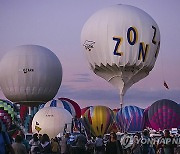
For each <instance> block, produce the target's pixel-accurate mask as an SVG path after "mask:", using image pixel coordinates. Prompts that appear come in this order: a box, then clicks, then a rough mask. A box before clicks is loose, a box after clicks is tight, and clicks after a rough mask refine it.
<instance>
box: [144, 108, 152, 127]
mask: <svg viewBox="0 0 180 154" xmlns="http://www.w3.org/2000/svg"><path fill="white" fill-rule="evenodd" d="M149 108H150V106H149V107H147V108H146V109H145V110H144V113H143V121H144V126H143V128H151V124H150V122H149V118H148V111H149Z"/></svg>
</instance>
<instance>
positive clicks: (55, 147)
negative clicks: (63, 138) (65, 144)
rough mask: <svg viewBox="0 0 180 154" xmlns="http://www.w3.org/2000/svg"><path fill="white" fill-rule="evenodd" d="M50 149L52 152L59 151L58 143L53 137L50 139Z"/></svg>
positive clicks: (56, 153) (55, 153)
mask: <svg viewBox="0 0 180 154" xmlns="http://www.w3.org/2000/svg"><path fill="white" fill-rule="evenodd" d="M51 150H52V153H54V154H59V153H60V148H59V144H58V142H57V141H56V140H55V139H51Z"/></svg>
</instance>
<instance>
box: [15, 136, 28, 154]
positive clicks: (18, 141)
mask: <svg viewBox="0 0 180 154" xmlns="http://www.w3.org/2000/svg"><path fill="white" fill-rule="evenodd" d="M12 147H13V149H14V152H15V154H27V151H26V147H25V145H24V144H22V137H21V136H20V135H17V136H16V138H15V142H14V143H13V144H12Z"/></svg>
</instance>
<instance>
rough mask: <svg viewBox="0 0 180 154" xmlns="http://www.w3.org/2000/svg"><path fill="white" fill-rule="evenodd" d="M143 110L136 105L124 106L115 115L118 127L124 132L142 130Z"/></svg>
mask: <svg viewBox="0 0 180 154" xmlns="http://www.w3.org/2000/svg"><path fill="white" fill-rule="evenodd" d="M143 112H144V110H143V109H141V108H139V107H137V106H125V107H124V108H122V109H121V110H119V111H118V113H117V115H116V122H117V125H118V127H119V128H120V129H121V130H122V131H124V132H125V131H128V132H135V131H142V129H143Z"/></svg>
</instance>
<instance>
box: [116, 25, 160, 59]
mask: <svg viewBox="0 0 180 154" xmlns="http://www.w3.org/2000/svg"><path fill="white" fill-rule="evenodd" d="M151 28H152V29H153V37H152V43H153V44H154V45H156V44H157V41H156V32H157V31H156V27H155V26H152V27H151ZM113 40H114V41H116V44H115V47H114V55H117V56H123V52H122V51H119V48H120V46H121V44H122V42H123V38H122V37H119V36H117V37H116V36H114V37H113ZM137 40H138V31H137V29H136V27H129V28H128V30H127V41H128V43H129V45H131V46H133V45H135V44H136V43H137ZM159 47H160V41H159V42H158V44H157V49H156V52H155V55H154V56H155V58H157V55H158V52H159ZM149 48H150V46H149V44H145V43H144V42H140V43H139V52H138V60H142V61H143V62H145V60H146V57H147V54H148V51H149Z"/></svg>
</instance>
